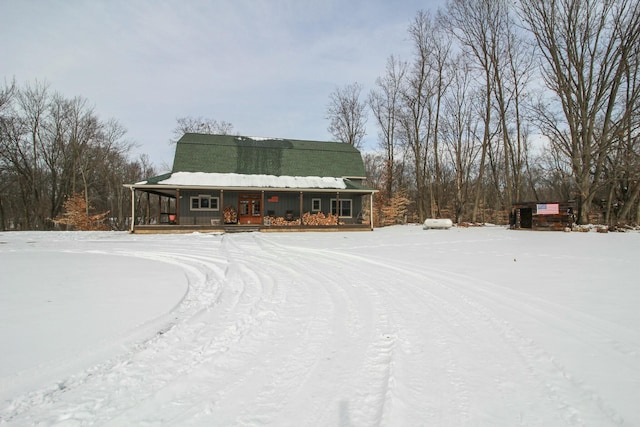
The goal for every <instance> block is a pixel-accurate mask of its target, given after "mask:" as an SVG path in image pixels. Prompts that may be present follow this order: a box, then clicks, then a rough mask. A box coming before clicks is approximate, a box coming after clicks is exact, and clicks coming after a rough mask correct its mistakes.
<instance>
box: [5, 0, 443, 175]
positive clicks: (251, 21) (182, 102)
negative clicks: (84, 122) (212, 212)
mask: <svg viewBox="0 0 640 427" xmlns="http://www.w3.org/2000/svg"><path fill="white" fill-rule="evenodd" d="M444 3H445V1H444V0H432V1H428V0H427V1H425V0H423V1H417V0H399V1H384V0H373V1H371V0H369V1H365V0H362V1H350V0H335V1H334V0H315V1H314V0H310V1H302V0H299V1H296V0H283V1H279V0H273V1H268V0H264V1H261V0H255V1H250V0H228V1H223V0H210V1H205V0H201V1H199V0H192V1H186V0H176V1H163V0H122V1H121V0H104V1H98V0H85V1H75V0H59V1H54V0H50V1H44V0H43V1H35V0H1V1H0V52H2V54H1V56H0V58H1V59H0V78H2V79H3V80H5V81H10V80H11V79H13V78H15V79H16V81H17V82H18V84H19V85H21V86H22V85H24V84H26V83H34V82H35V81H36V79H37V80H38V81H46V82H47V83H48V84H49V86H50V88H51V90H53V91H57V92H60V93H61V94H62V95H64V96H65V97H67V98H72V97H74V96H81V97H84V98H86V99H88V101H89V102H90V104H92V105H93V106H94V107H95V111H96V113H97V114H98V115H99V116H100V117H101V118H103V119H109V118H115V119H116V120H118V121H119V122H120V123H121V124H122V125H123V126H124V127H125V128H126V129H127V131H128V133H127V138H128V139H129V140H131V141H132V142H135V143H136V144H138V147H137V148H136V149H135V151H134V152H133V153H132V155H133V156H136V157H137V155H138V154H140V153H145V154H148V155H149V156H150V158H151V160H152V162H153V163H154V164H155V165H156V166H157V167H159V168H162V166H163V165H167V166H169V167H170V166H171V163H172V161H173V147H172V146H170V145H169V143H168V141H169V139H170V138H171V137H172V130H173V129H174V128H175V126H176V118H178V117H184V116H193V117H200V116H202V117H207V118H211V119H216V120H218V121H221V120H224V121H227V122H230V123H232V124H233V126H234V131H235V132H238V133H240V134H241V135H246V136H263V137H281V138H293V139H310V140H330V139H331V136H330V135H329V133H328V131H327V126H328V121H327V119H326V108H327V104H328V101H329V95H330V93H331V92H332V91H334V90H335V89H336V88H337V87H343V86H345V85H347V84H350V83H354V82H358V83H360V84H362V85H363V87H364V91H363V92H364V94H366V93H368V91H369V90H370V89H371V88H372V87H373V85H374V82H375V79H376V78H377V77H378V76H381V75H382V74H384V71H385V62H386V60H387V58H388V57H389V55H391V54H394V55H398V56H400V57H402V58H404V59H408V55H409V51H410V44H409V42H408V40H407V31H406V30H407V27H408V25H409V22H410V21H411V20H412V19H413V18H414V17H415V16H416V13H417V12H418V10H420V9H422V10H431V11H433V12H435V10H436V9H437V7H438V6H439V5H443V4H444ZM375 141H376V128H375V126H374V125H373V118H369V121H368V135H367V136H366V137H365V145H366V147H373V146H374V145H375Z"/></svg>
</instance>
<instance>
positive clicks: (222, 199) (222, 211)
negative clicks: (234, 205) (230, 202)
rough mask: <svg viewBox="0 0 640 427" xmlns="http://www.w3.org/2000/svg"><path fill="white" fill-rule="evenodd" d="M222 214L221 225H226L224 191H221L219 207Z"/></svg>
mask: <svg viewBox="0 0 640 427" xmlns="http://www.w3.org/2000/svg"><path fill="white" fill-rule="evenodd" d="M218 208H219V212H221V214H220V224H222V225H224V190H220V206H218Z"/></svg>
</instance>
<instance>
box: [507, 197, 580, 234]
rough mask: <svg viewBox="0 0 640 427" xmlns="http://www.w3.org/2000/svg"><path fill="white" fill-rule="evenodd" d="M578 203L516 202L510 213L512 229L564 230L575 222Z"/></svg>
mask: <svg viewBox="0 0 640 427" xmlns="http://www.w3.org/2000/svg"><path fill="white" fill-rule="evenodd" d="M575 213H576V203H575V202H574V201H568V202H516V203H514V204H513V206H512V209H511V214H510V215H509V225H510V228H512V229H529V230H555V231H563V230H565V229H567V228H571V227H572V226H573V224H574V223H575Z"/></svg>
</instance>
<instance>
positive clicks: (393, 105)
mask: <svg viewBox="0 0 640 427" xmlns="http://www.w3.org/2000/svg"><path fill="white" fill-rule="evenodd" d="M406 72H407V64H406V62H402V61H399V60H398V59H396V58H395V57H394V56H390V57H389V59H388V60H387V72H386V74H385V75H384V76H383V77H378V78H377V79H376V89H374V90H372V91H371V92H370V93H369V107H370V108H371V111H372V112H373V116H374V117H375V119H376V124H377V125H378V128H379V129H380V132H379V135H378V137H379V144H380V147H381V148H382V150H383V151H384V153H385V160H384V167H383V168H382V173H383V175H384V185H383V189H384V192H385V194H384V195H383V197H385V198H390V197H392V195H393V191H394V188H393V184H394V171H395V168H394V166H395V154H396V150H397V149H398V147H397V145H398V141H397V126H398V115H399V110H400V105H399V104H400V95H401V92H402V84H403V81H404V78H405V74H406Z"/></svg>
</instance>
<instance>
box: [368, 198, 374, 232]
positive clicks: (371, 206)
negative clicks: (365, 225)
mask: <svg viewBox="0 0 640 427" xmlns="http://www.w3.org/2000/svg"><path fill="white" fill-rule="evenodd" d="M369 225H370V226H371V231H373V191H372V192H371V194H369Z"/></svg>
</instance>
